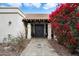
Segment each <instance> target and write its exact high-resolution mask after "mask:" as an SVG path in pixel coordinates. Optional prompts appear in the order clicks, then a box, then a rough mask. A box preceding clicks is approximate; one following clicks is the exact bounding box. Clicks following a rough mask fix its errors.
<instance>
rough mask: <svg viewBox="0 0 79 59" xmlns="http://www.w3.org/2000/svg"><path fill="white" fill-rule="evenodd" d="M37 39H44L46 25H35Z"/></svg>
mask: <svg viewBox="0 0 79 59" xmlns="http://www.w3.org/2000/svg"><path fill="white" fill-rule="evenodd" d="M35 37H44V24H35Z"/></svg>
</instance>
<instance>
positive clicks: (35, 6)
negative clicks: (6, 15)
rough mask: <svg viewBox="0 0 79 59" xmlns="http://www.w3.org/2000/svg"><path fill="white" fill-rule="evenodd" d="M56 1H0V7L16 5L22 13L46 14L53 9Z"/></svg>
mask: <svg viewBox="0 0 79 59" xmlns="http://www.w3.org/2000/svg"><path fill="white" fill-rule="evenodd" d="M57 5H58V4H57V3H0V7H18V8H19V9H21V11H23V13H40V14H41V13H43V14H48V13H51V12H52V11H54V10H55V9H56V7H57Z"/></svg>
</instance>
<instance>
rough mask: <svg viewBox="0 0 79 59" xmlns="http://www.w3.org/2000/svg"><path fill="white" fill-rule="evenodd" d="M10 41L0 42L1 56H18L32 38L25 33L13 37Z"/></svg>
mask: <svg viewBox="0 0 79 59" xmlns="http://www.w3.org/2000/svg"><path fill="white" fill-rule="evenodd" d="M9 40H10V41H9V42H8V43H0V56H17V55H20V54H21V52H22V51H23V50H24V49H25V48H26V47H27V45H28V44H29V42H30V40H27V39H26V38H24V36H23V35H20V36H18V37H16V38H15V37H12V38H10V39H9Z"/></svg>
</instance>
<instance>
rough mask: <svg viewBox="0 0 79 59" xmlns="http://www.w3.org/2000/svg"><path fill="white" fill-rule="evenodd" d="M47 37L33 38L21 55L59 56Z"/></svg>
mask: <svg viewBox="0 0 79 59" xmlns="http://www.w3.org/2000/svg"><path fill="white" fill-rule="evenodd" d="M57 55H58V54H57V53H56V52H55V50H54V49H53V48H52V47H51V46H50V45H49V43H48V41H47V39H32V40H31V42H30V43H29V44H28V46H27V48H26V49H25V50H24V51H23V52H22V54H21V56H57Z"/></svg>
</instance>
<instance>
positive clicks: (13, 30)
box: [0, 11, 25, 42]
mask: <svg viewBox="0 0 79 59" xmlns="http://www.w3.org/2000/svg"><path fill="white" fill-rule="evenodd" d="M11 12H12V11H11ZM23 18H24V17H23V16H21V15H20V14H18V13H13V14H12V13H4V12H3V13H2V12H1V13H0V42H3V39H4V38H8V34H10V35H12V36H14V37H17V36H18V35H19V34H20V33H22V34H25V28H24V24H23V22H22V19H23ZM9 21H11V25H9Z"/></svg>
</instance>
